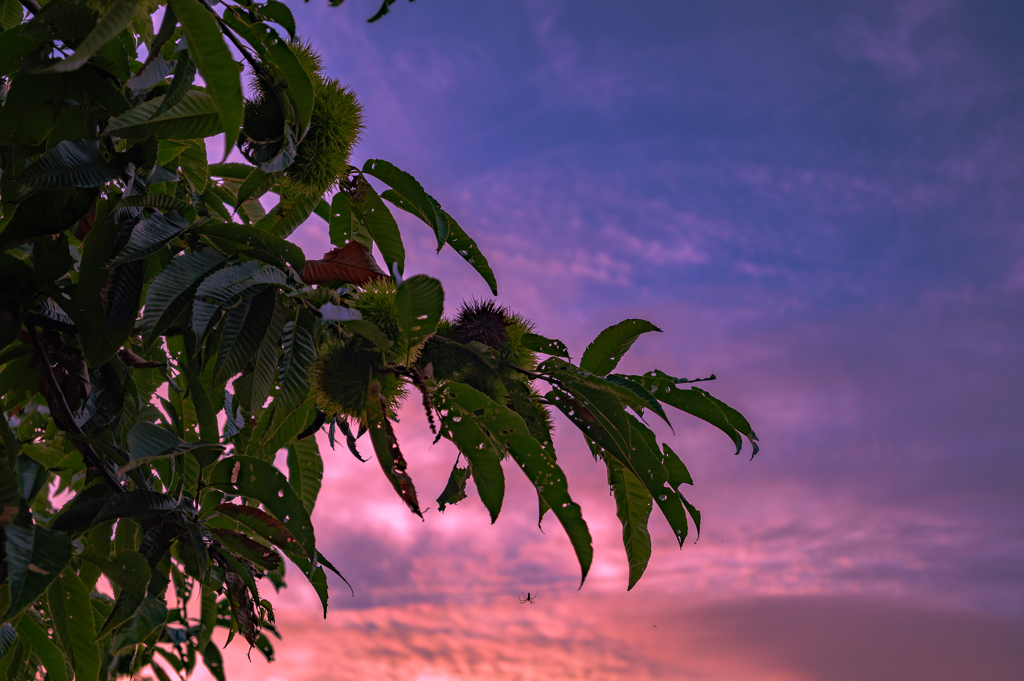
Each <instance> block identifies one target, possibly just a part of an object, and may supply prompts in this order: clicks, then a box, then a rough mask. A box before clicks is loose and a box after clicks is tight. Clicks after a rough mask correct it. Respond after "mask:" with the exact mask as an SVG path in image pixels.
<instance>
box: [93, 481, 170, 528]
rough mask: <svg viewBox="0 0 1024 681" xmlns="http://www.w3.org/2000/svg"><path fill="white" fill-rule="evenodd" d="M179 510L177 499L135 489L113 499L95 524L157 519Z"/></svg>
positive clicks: (102, 510) (106, 505)
mask: <svg viewBox="0 0 1024 681" xmlns="http://www.w3.org/2000/svg"><path fill="white" fill-rule="evenodd" d="M177 509H178V500H177V499H174V498H172V497H169V496H167V495H166V494H160V493H159V492H153V491H151V490H148V489H133V490H129V491H127V492H125V493H124V494H118V495H117V496H115V497H112V498H111V499H110V501H108V502H107V503H106V504H104V506H103V508H101V509H100V512H99V513H97V514H96V518H95V519H94V520H93V524H94V525H99V524H100V523H105V522H106V521H108V520H116V519H120V518H135V519H144V518H157V517H159V516H162V515H166V514H167V513H171V512H172V511H175V510H177Z"/></svg>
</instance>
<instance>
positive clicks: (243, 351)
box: [213, 288, 277, 383]
mask: <svg viewBox="0 0 1024 681" xmlns="http://www.w3.org/2000/svg"><path fill="white" fill-rule="evenodd" d="M276 305H277V291H275V290H274V289H272V288H267V289H264V290H263V291H262V292H260V293H258V294H256V295H255V296H253V297H251V298H245V299H243V300H242V301H241V302H239V303H238V305H236V306H235V307H233V308H231V309H230V310H228V313H227V315H225V317H224V323H223V324H222V325H221V329H222V330H223V333H222V335H221V339H220V347H219V348H218V350H217V363H216V364H215V365H214V369H213V380H214V382H216V383H219V382H221V381H225V380H227V379H228V378H230V377H232V376H235V375H237V374H239V373H241V371H242V369H244V368H245V365H246V364H248V363H249V360H251V359H252V358H253V356H254V355H255V354H256V353H257V352H258V351H259V348H260V345H261V344H262V342H263V336H264V335H266V332H267V330H268V329H269V328H270V325H271V322H272V321H273V319H274V308H275V307H276Z"/></svg>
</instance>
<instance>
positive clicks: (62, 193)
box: [0, 188, 96, 251]
mask: <svg viewBox="0 0 1024 681" xmlns="http://www.w3.org/2000/svg"><path fill="white" fill-rule="evenodd" d="M95 200H96V192H95V191H83V190H81V189H71V188H65V189H46V190H43V191H38V192H34V193H33V194H31V195H30V196H28V197H27V198H25V199H23V200H22V201H21V202H20V203H18V204H17V208H16V209H15V210H14V215H13V216H12V217H11V219H10V222H8V223H7V226H6V227H5V228H4V230H3V232H0V250H4V251H6V250H8V249H10V248H13V247H14V246H17V245H19V244H23V243H25V242H26V241H31V240H33V239H36V238H38V237H41V236H49V235H51V234H60V233H61V232H63V231H64V230H65V229H69V228H70V227H72V226H74V225H75V224H76V223H77V222H78V221H79V220H80V219H82V218H83V217H85V214H86V213H88V212H89V210H90V209H91V208H92V206H93V203H94V202H95ZM7 210H8V208H7V207H6V206H5V207H4V213H5V216H6V213H7Z"/></svg>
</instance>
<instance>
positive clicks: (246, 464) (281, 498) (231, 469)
mask: <svg viewBox="0 0 1024 681" xmlns="http://www.w3.org/2000/svg"><path fill="white" fill-rule="evenodd" d="M207 483H208V484H209V485H210V486H213V487H217V488H218V489H221V490H224V491H226V492H229V493H231V494H237V495H240V496H245V497H248V498H250V499H254V500H255V501H258V502H260V503H261V504H263V506H264V507H265V508H266V509H267V511H269V512H270V514H271V515H273V516H274V517H275V518H277V519H278V520H280V521H281V522H282V523H283V524H284V526H285V527H286V528H288V531H289V532H291V534H292V536H293V537H295V539H296V540H297V541H298V542H299V545H300V546H301V547H302V549H303V551H304V552H305V554H306V556H308V557H315V556H316V540H315V539H314V537H313V523H312V522H311V521H310V519H309V513H307V512H306V509H305V507H303V505H302V501H301V500H300V499H299V497H298V495H296V494H295V491H294V490H293V489H292V488H291V485H289V484H288V480H287V479H286V478H285V477H284V475H282V474H281V472H280V471H279V470H277V469H276V468H274V466H273V465H272V464H269V463H267V462H266V461H261V460H260V459H254V458H252V457H249V456H232V457H228V458H226V459H221V460H220V461H218V462H217V464H216V465H215V466H214V467H213V470H212V471H211V472H210V475H209V479H208V480H207ZM313 564H314V565H315V561H314V562H313Z"/></svg>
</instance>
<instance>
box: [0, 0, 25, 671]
mask: <svg viewBox="0 0 1024 681" xmlns="http://www.w3.org/2000/svg"><path fill="white" fill-rule="evenodd" d="M24 18H25V12H24V10H22V8H21V3H19V2H16V0H4V2H2V3H0V29H2V30H4V31H9V30H11V29H12V28H14V27H15V26H17V25H18V24H20V23H21V22H22V20H23V19H24ZM0 657H3V655H0Z"/></svg>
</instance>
